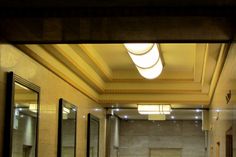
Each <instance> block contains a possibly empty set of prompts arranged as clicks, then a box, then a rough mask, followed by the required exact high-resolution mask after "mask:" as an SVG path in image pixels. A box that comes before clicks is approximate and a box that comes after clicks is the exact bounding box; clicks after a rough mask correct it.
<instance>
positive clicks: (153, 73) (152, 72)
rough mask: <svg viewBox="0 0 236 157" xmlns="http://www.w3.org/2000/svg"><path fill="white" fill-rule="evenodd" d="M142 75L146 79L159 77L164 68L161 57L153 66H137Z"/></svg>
mask: <svg viewBox="0 0 236 157" xmlns="http://www.w3.org/2000/svg"><path fill="white" fill-rule="evenodd" d="M137 69H138V71H139V73H140V75H142V76H143V77H144V78H146V79H154V78H157V77H158V76H159V75H160V74H161V72H162V70H163V65H162V62H161V59H160V58H159V60H158V62H157V63H156V64H155V65H154V66H153V67H151V68H147V69H145V68H140V67H137Z"/></svg>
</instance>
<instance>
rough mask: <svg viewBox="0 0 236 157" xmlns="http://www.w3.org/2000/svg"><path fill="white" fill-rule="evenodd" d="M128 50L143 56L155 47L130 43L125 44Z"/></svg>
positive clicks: (148, 44) (150, 44) (151, 44)
mask: <svg viewBox="0 0 236 157" xmlns="http://www.w3.org/2000/svg"><path fill="white" fill-rule="evenodd" d="M124 45H125V47H126V49H127V50H128V51H129V52H131V53H133V54H136V55H141V54H144V53H146V52H147V51H150V50H151V48H152V47H153V45H154V44H153V43H129V44H124Z"/></svg>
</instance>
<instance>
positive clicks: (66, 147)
mask: <svg viewBox="0 0 236 157" xmlns="http://www.w3.org/2000/svg"><path fill="white" fill-rule="evenodd" d="M76 112H77V110H76V108H75V106H73V105H71V104H69V103H67V102H65V101H63V104H62V128H61V140H62V141H61V156H62V157H75V149H76V142H75V141H76V140H75V139H76Z"/></svg>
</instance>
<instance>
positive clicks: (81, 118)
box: [0, 45, 105, 157]
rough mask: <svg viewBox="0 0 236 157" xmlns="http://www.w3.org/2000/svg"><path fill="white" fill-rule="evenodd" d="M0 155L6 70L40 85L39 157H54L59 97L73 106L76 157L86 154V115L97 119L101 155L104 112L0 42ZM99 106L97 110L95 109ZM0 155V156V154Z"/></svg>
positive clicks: (27, 58)
mask: <svg viewBox="0 0 236 157" xmlns="http://www.w3.org/2000/svg"><path fill="white" fill-rule="evenodd" d="M0 64H1V70H0V111H1V112H0V154H2V151H3V144H4V141H3V130H4V116H5V115H4V110H5V88H6V72H8V71H13V72H14V73H15V74H17V75H19V76H21V77H22V78H24V79H26V80H29V81H31V82H32V83H34V84H36V85H38V86H39V87H40V88H41V93H40V119H39V141H38V150H39V151H38V156H39V157H56V154H57V126H58V125H57V123H58V114H57V113H58V103H59V98H64V99H65V100H67V101H69V102H70V103H72V104H75V105H77V107H78V114H77V116H78V117H77V119H78V121H77V139H76V140H77V147H76V149H77V157H85V156H86V142H87V141H86V140H87V138H86V137H87V135H86V134H87V131H86V130H87V114H88V113H92V114H94V115H95V116H97V117H99V118H100V157H104V156H105V111H104V110H103V109H102V107H101V106H100V105H98V104H97V103H96V102H94V101H92V100H91V99H89V98H88V97H86V96H85V95H83V94H82V93H81V92H80V91H78V90H76V89H75V88H73V87H72V86H70V85H69V84H68V83H66V82H65V81H64V80H62V79H60V78H59V77H57V76H56V75H55V74H53V73H52V72H51V71H49V70H48V69H46V68H45V67H43V66H42V65H40V64H38V63H37V62H36V61H35V60H33V59H31V58H30V57H28V56H27V55H25V54H24V53H23V52H21V51H20V50H18V49H17V48H15V47H14V46H11V45H0ZM96 108H99V109H100V110H95V109H96ZM0 156H1V155H0Z"/></svg>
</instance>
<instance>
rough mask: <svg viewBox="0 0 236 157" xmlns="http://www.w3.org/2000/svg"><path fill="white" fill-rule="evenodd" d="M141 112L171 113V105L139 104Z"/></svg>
mask: <svg viewBox="0 0 236 157" xmlns="http://www.w3.org/2000/svg"><path fill="white" fill-rule="evenodd" d="M138 112H139V113H140V114H170V112H171V106H170V105H138Z"/></svg>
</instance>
